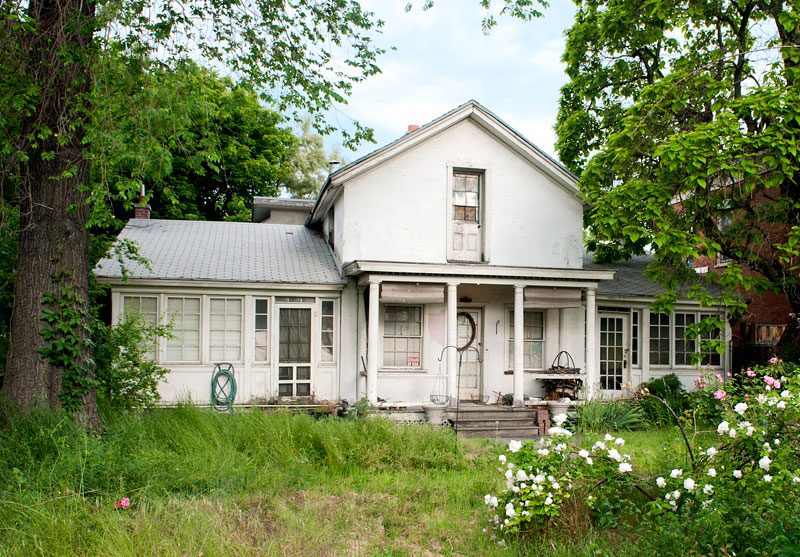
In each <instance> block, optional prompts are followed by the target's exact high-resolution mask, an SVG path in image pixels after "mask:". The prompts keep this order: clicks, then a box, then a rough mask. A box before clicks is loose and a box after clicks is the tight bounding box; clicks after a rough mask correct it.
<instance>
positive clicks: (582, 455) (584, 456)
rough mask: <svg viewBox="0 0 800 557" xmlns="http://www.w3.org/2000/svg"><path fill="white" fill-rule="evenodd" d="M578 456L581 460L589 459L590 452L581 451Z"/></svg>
mask: <svg viewBox="0 0 800 557" xmlns="http://www.w3.org/2000/svg"><path fill="white" fill-rule="evenodd" d="M578 456H579V457H581V458H589V451H587V450H586V449H581V450H579V451H578Z"/></svg>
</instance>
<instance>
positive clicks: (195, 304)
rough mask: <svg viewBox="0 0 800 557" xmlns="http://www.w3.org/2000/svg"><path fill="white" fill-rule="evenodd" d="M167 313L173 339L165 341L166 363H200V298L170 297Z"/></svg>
mask: <svg viewBox="0 0 800 557" xmlns="http://www.w3.org/2000/svg"><path fill="white" fill-rule="evenodd" d="M167 313H168V314H169V317H170V319H171V320H172V323H173V327H172V335H173V337H174V338H169V339H167V361H170V362H198V361H200V298H185V297H178V296H170V297H168V298H167Z"/></svg>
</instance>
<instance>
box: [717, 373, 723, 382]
mask: <svg viewBox="0 0 800 557" xmlns="http://www.w3.org/2000/svg"><path fill="white" fill-rule="evenodd" d="M717 381H722V376H721V375H720V374H719V373H718V374H717Z"/></svg>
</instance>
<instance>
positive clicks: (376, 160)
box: [306, 100, 580, 225]
mask: <svg viewBox="0 0 800 557" xmlns="http://www.w3.org/2000/svg"><path fill="white" fill-rule="evenodd" d="M463 120H470V121H472V122H473V123H475V124H476V125H478V126H479V127H480V128H482V129H483V130H484V131H486V132H487V133H489V134H490V135H492V136H493V137H495V138H496V139H497V140H499V141H500V142H502V143H504V144H505V145H506V146H507V147H508V148H509V149H511V150H512V151H514V152H516V153H517V154H518V155H519V156H521V157H522V158H524V159H525V160H527V161H528V162H529V163H530V164H532V165H533V166H535V167H536V168H538V169H539V170H540V171H542V172H543V173H545V174H547V175H548V176H550V178H552V179H553V181H554V182H555V183H556V184H558V185H559V186H560V187H562V188H563V189H564V190H566V191H567V192H568V193H569V194H571V195H574V196H575V197H578V198H580V192H579V190H578V188H577V187H576V185H575V184H576V182H577V181H578V178H577V177H576V176H575V175H574V174H573V173H572V172H570V171H569V170H567V169H566V167H564V166H563V165H562V164H561V163H559V162H558V161H557V160H556V159H554V158H553V157H551V156H550V155H548V154H547V153H545V152H544V151H542V150H541V149H540V148H539V147H537V146H536V145H535V144H533V143H532V142H530V141H529V140H528V139H526V138H525V137H524V136H523V135H522V134H520V133H519V132H518V131H516V130H515V129H514V128H512V127H511V126H509V125H508V124H507V123H505V122H504V121H503V120H501V119H500V118H499V117H497V116H496V115H495V114H494V113H493V112H491V111H490V110H489V109H487V108H486V107H484V106H483V105H481V104H480V103H479V102H478V101H475V100H469V101H467V102H465V103H464V104H462V105H461V106H458V107H456V108H454V109H453V110H451V111H449V112H447V113H445V114H442V115H441V116H439V117H438V118H436V119H435V120H433V121H431V122H428V123H427V124H425V125H423V126H420V127H419V128H418V129H416V130H414V131H411V132H408V133H406V134H405V135H403V136H402V137H400V138H398V139H396V140H394V141H392V142H391V143H389V144H387V145H384V146H383V147H381V148H379V149H376V150H375V151H373V152H371V153H369V154H368V155H365V156H363V157H361V158H359V159H356V160H355V161H353V162H351V163H350V164H348V165H346V166H343V167H342V168H340V169H338V170H336V172H333V173H331V174H330V175H329V176H328V178H327V180H325V184H324V185H323V186H322V189H321V190H320V193H319V196H318V197H317V202H316V204H315V205H314V209H313V210H312V211H311V215H309V217H308V221H307V222H306V224H309V225H310V224H315V223H319V222H320V221H321V219H322V218H323V216H324V215H325V213H326V212H327V210H328V208H329V207H330V204H331V203H332V202H333V200H334V198H335V197H336V196H337V194H338V192H339V189H340V188H341V186H342V183H343V182H345V181H346V180H349V179H351V178H354V177H355V176H358V175H359V174H362V173H363V172H366V171H368V170H369V169H371V168H373V167H374V166H377V165H379V164H381V163H382V162H384V161H385V160H387V159H390V158H392V157H395V156H397V155H399V154H400V153H402V152H404V151H406V150H408V149H410V148H412V147H414V146H416V145H418V144H420V143H421V142H423V141H425V140H427V139H428V138H430V137H431V136H434V135H436V134H438V133H440V132H442V131H444V130H446V129H447V128H449V127H451V126H454V125H455V124H458V123H459V122H462V121H463Z"/></svg>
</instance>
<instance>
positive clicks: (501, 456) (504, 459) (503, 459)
mask: <svg viewBox="0 0 800 557" xmlns="http://www.w3.org/2000/svg"><path fill="white" fill-rule="evenodd" d="M497 458H498V460H500V463H501V464H505V463H506V455H504V454H501V455H500V456H498V457H497Z"/></svg>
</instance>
